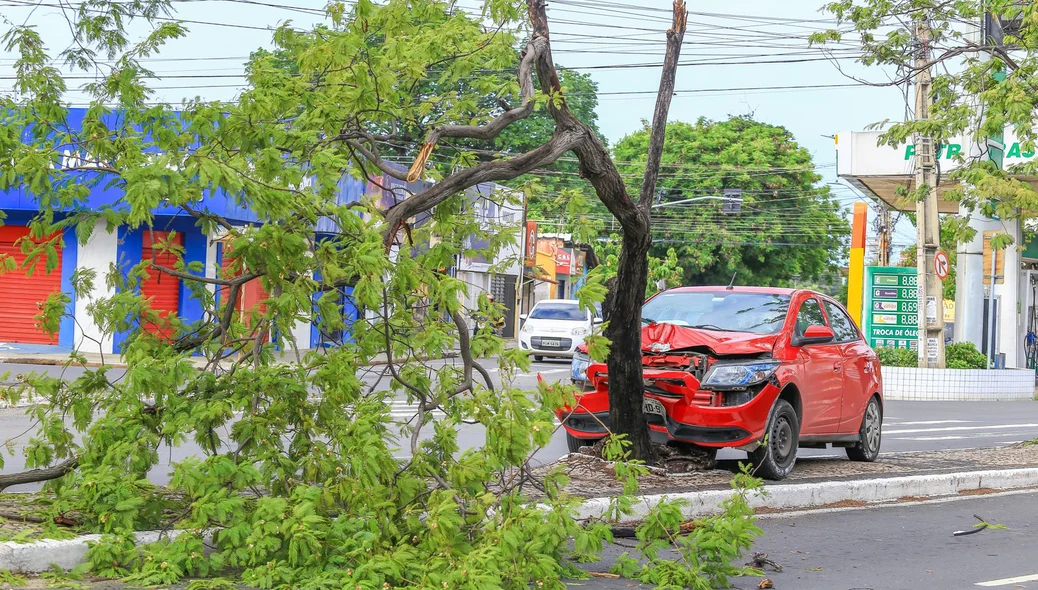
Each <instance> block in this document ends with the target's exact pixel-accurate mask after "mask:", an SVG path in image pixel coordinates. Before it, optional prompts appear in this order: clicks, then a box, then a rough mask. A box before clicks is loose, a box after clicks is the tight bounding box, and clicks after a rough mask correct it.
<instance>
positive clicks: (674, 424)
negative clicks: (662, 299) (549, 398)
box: [558, 368, 781, 448]
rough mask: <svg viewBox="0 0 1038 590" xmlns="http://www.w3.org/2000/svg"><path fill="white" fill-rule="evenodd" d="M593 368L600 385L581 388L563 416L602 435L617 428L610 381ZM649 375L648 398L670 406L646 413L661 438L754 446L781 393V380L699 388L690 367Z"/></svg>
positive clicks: (575, 431)
mask: <svg viewBox="0 0 1038 590" xmlns="http://www.w3.org/2000/svg"><path fill="white" fill-rule="evenodd" d="M588 373H589V377H591V381H592V382H593V383H594V390H592V391H588V392H584V393H578V394H577V396H576V405H575V406H574V407H572V408H563V409H562V410H560V411H559V412H558V417H559V420H560V422H561V423H562V425H563V427H564V428H565V429H566V431H567V432H568V433H569V434H570V435H572V436H574V437H576V438H580V439H598V438H602V437H604V436H605V435H606V434H608V432H609V431H610V430H611V428H610V420H609V391H608V380H607V379H604V378H597V379H596V375H594V369H593V368H589V369H588ZM644 374H645V380H646V388H645V391H644V398H645V399H646V400H654V401H656V402H659V404H660V405H662V407H663V409H664V412H663V413H662V414H658V413H648V412H646V413H645V417H646V421H647V422H648V426H649V434H650V437H651V439H652V440H653V442H657V443H667V442H670V441H680V442H687V443H694V444H697V445H701V446H706V447H715V448H722V447H735V448H751V447H753V446H755V445H756V444H757V443H758V442H759V441H760V440H761V439H762V438H763V437H764V432H765V428H766V425H767V421H768V416H769V414H770V412H771V408H772V406H773V405H774V403H775V400H776V399H777V398H778V396H779V394H780V393H781V387H780V384H779V383H778V382H777V381H775V380H769V381H767V382H765V383H763V384H762V385H759V386H757V387H755V388H751V389H749V390H746V391H725V392H720V391H707V390H701V389H699V381H698V380H697V379H696V378H695V376H693V375H692V374H690V373H689V372H687V371H678V370H663V371H660V370H653V369H646V370H645V371H644ZM726 398H727V401H726ZM732 402H738V403H737V404H736V403H732ZM726 404H727V405H726ZM649 405H652V407H654V408H657V409H658V407H659V406H658V405H656V404H653V403H651V402H649Z"/></svg>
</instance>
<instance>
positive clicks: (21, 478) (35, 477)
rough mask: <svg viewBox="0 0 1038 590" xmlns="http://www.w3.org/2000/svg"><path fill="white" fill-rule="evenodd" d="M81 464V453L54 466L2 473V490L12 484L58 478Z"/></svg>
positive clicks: (0, 478)
mask: <svg viewBox="0 0 1038 590" xmlns="http://www.w3.org/2000/svg"><path fill="white" fill-rule="evenodd" d="M77 466H79V455H76V456H75V457H71V458H68V459H65V460H64V461H62V462H61V463H58V464H57V465H54V466H53V467H45V468H43V469H31V470H29V471H22V472H19V473H11V474H8V475H0V492H2V491H4V490H6V489H7V488H9V487H11V486H19V485H23V484H27V483H37V482H41V481H50V480H52V479H58V478H59V477H62V476H64V475H65V474H66V473H68V472H69V471H72V470H73V469H75V468H76V467H77Z"/></svg>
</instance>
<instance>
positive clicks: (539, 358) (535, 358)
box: [533, 354, 544, 363]
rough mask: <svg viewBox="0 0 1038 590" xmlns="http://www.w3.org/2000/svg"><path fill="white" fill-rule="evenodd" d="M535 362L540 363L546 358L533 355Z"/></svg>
mask: <svg viewBox="0 0 1038 590" xmlns="http://www.w3.org/2000/svg"><path fill="white" fill-rule="evenodd" d="M533 360H534V362H537V363H539V362H541V361H543V360H544V357H543V356H541V355H539V354H535V355H533Z"/></svg>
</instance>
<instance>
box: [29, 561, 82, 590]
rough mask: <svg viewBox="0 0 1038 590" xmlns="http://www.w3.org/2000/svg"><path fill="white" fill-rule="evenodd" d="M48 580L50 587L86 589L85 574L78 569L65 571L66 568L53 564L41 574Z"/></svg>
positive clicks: (72, 589) (69, 589)
mask: <svg viewBox="0 0 1038 590" xmlns="http://www.w3.org/2000/svg"><path fill="white" fill-rule="evenodd" d="M40 577H41V578H43V579H44V580H46V582H47V587H48V588H65V589H67V590H84V589H85V588H87V585H86V584H83V583H82V582H83V574H82V573H81V572H80V571H78V570H72V571H65V568H63V567H61V566H59V565H55V564H51V567H50V569H49V570H47V571H45V572H43V573H41V574H40Z"/></svg>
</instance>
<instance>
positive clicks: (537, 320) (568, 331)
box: [519, 299, 602, 361]
mask: <svg viewBox="0 0 1038 590" xmlns="http://www.w3.org/2000/svg"><path fill="white" fill-rule="evenodd" d="M519 319H520V320H522V322H523V327H522V328H521V329H520V330H519V347H520V348H522V349H523V350H528V351H530V353H531V354H532V355H533V359H534V360H535V361H539V360H541V359H543V358H544V357H546V356H552V357H572V356H573V353H574V352H575V351H576V350H577V347H578V346H580V345H581V344H582V343H583V342H584V338H585V337H587V335H588V334H590V333H591V329H592V327H593V326H594V325H595V324H597V323H600V322H601V321H602V320H601V318H600V317H599V315H598V314H596V313H590V312H588V311H587V310H586V309H581V308H580V303H578V302H577V300H576V299H544V300H542V301H538V302H537V304H536V305H534V306H533V309H532V310H530V313H529V315H526V314H523V315H521V316H519Z"/></svg>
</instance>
